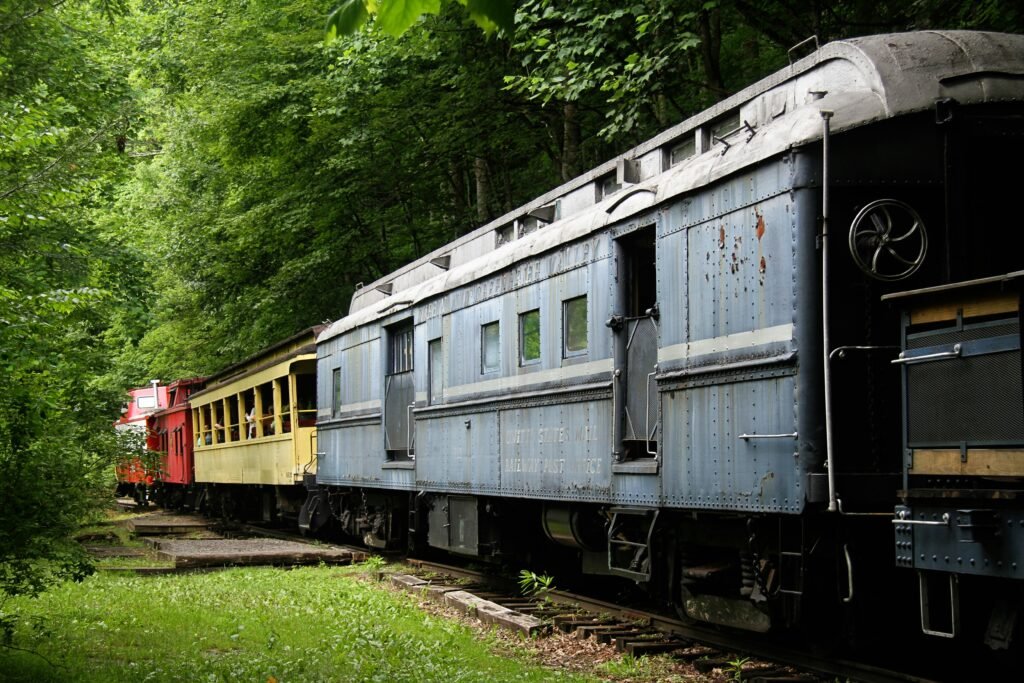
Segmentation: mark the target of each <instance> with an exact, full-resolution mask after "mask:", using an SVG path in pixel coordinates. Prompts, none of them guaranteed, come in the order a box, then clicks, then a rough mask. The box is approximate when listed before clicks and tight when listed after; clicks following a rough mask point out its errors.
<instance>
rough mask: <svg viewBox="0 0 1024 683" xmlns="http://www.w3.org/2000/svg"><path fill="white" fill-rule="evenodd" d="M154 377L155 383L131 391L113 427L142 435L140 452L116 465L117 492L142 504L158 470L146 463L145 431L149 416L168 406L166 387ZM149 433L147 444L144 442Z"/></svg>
mask: <svg viewBox="0 0 1024 683" xmlns="http://www.w3.org/2000/svg"><path fill="white" fill-rule="evenodd" d="M159 384H160V383H159V381H158V380H153V382H152V385H151V386H148V387H143V388H139V389H130V390H129V391H128V396H129V400H128V402H127V403H126V404H125V407H124V408H122V409H121V417H120V418H119V419H118V420H117V422H115V423H114V429H117V430H119V431H126V432H132V433H134V434H136V435H137V436H138V437H139V441H140V443H139V444H138V448H139V450H140V451H142V452H141V453H136V454H134V455H128V456H127V457H126V458H125V459H124V460H122V461H121V462H120V463H118V465H117V467H116V468H115V474H116V476H117V495H118V496H131V497H132V498H134V499H135V501H136V502H137V503H139V504H140V505H145V504H146V501H147V500H148V491H149V487H150V486H151V485H152V484H153V481H154V480H155V472H153V471H151V469H152V468H151V467H149V466H147V464H146V461H147V458H146V457H145V447H148V445H149V443H148V436H147V434H146V418H148V417H149V416H150V415H152V414H153V413H155V412H156V411H158V410H161V409H163V408H166V407H167V387H162V386H160V385H159ZM143 437H146V441H147V443H146V444H145V446H144V445H143V444H142V443H141V440H142V438H143Z"/></svg>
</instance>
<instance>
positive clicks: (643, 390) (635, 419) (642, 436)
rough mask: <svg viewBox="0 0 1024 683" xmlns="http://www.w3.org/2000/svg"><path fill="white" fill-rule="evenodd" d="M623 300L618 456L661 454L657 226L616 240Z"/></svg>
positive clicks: (615, 324) (618, 328) (618, 337)
mask: <svg viewBox="0 0 1024 683" xmlns="http://www.w3.org/2000/svg"><path fill="white" fill-rule="evenodd" d="M615 253H616V263H617V280H618V292H617V294H618V301H619V306H618V308H619V310H620V311H622V313H623V315H622V316H617V317H616V318H613V320H612V329H613V330H614V331H615V360H616V364H615V365H616V373H615V383H616V386H615V388H616V400H615V404H616V405H615V411H616V420H615V424H616V428H617V429H616V431H617V435H616V438H615V455H616V459H617V460H620V461H624V460H635V459H639V458H656V457H657V454H658V440H659V433H660V419H661V412H660V410H659V408H658V389H657V386H656V383H655V381H654V376H655V373H656V371H657V363H658V303H657V298H658V297H657V270H656V267H655V261H656V252H655V231H654V225H653V224H651V225H648V226H645V227H642V228H640V229H639V230H636V231H634V232H631V233H629V234H628V235H625V236H623V237H621V238H619V239H618V240H616V242H615Z"/></svg>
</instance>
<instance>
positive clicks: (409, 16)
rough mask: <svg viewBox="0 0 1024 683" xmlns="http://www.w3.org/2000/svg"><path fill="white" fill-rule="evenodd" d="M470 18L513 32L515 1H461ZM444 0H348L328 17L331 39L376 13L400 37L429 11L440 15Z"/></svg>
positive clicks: (486, 27)
mask: <svg viewBox="0 0 1024 683" xmlns="http://www.w3.org/2000/svg"><path fill="white" fill-rule="evenodd" d="M458 1H459V3H460V4H462V5H464V6H465V8H466V10H467V11H468V12H469V16H470V18H471V19H472V20H473V22H474V23H476V25H477V26H479V27H480V28H482V29H483V30H484V31H485V32H487V33H492V32H494V31H495V30H496V29H501V30H503V31H505V32H506V33H511V32H512V27H513V8H514V2H513V0H458ZM440 12H441V0H344V1H343V2H342V3H341V4H340V5H338V6H337V7H335V8H334V11H332V12H331V14H330V16H329V17H328V18H327V39H328V40H329V41H330V40H335V39H336V38H337V37H338V36H350V35H352V34H353V33H355V32H356V31H358V30H359V29H360V28H362V27H363V26H364V25H365V24H366V23H367V21H369V19H370V17H371V16H373V17H374V18H375V20H376V24H377V25H378V26H379V27H380V28H381V29H382V30H383V31H384V32H385V33H387V34H389V35H391V36H396V37H397V36H400V35H402V34H403V33H405V32H406V31H407V30H409V28H410V27H411V26H412V25H413V24H415V23H416V22H417V21H418V20H419V19H420V17H422V16H423V15H425V14H439V13H440Z"/></svg>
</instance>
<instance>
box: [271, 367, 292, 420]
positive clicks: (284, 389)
mask: <svg viewBox="0 0 1024 683" xmlns="http://www.w3.org/2000/svg"><path fill="white" fill-rule="evenodd" d="M274 383H275V384H277V385H278V387H279V388H278V392H279V393H280V394H281V433H282V434H288V433H290V432H291V431H292V408H293V407H294V406H292V397H291V391H290V386H289V385H290V382H289V379H288V378H287V377H282V378H281V379H275V380H274Z"/></svg>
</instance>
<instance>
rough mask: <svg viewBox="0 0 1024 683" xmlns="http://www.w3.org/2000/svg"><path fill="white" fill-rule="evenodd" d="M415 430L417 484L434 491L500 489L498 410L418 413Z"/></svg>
mask: <svg viewBox="0 0 1024 683" xmlns="http://www.w3.org/2000/svg"><path fill="white" fill-rule="evenodd" d="M416 433H417V442H416V446H417V449H416V450H417V456H416V478H417V482H416V483H417V486H419V487H420V488H424V489H429V490H431V491H449V492H472V493H492V494H493V493H497V492H498V490H499V482H500V473H499V471H498V467H499V455H498V438H499V437H498V417H497V413H496V412H494V411H488V412H476V413H469V414H462V415H448V416H429V417H423V416H416Z"/></svg>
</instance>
